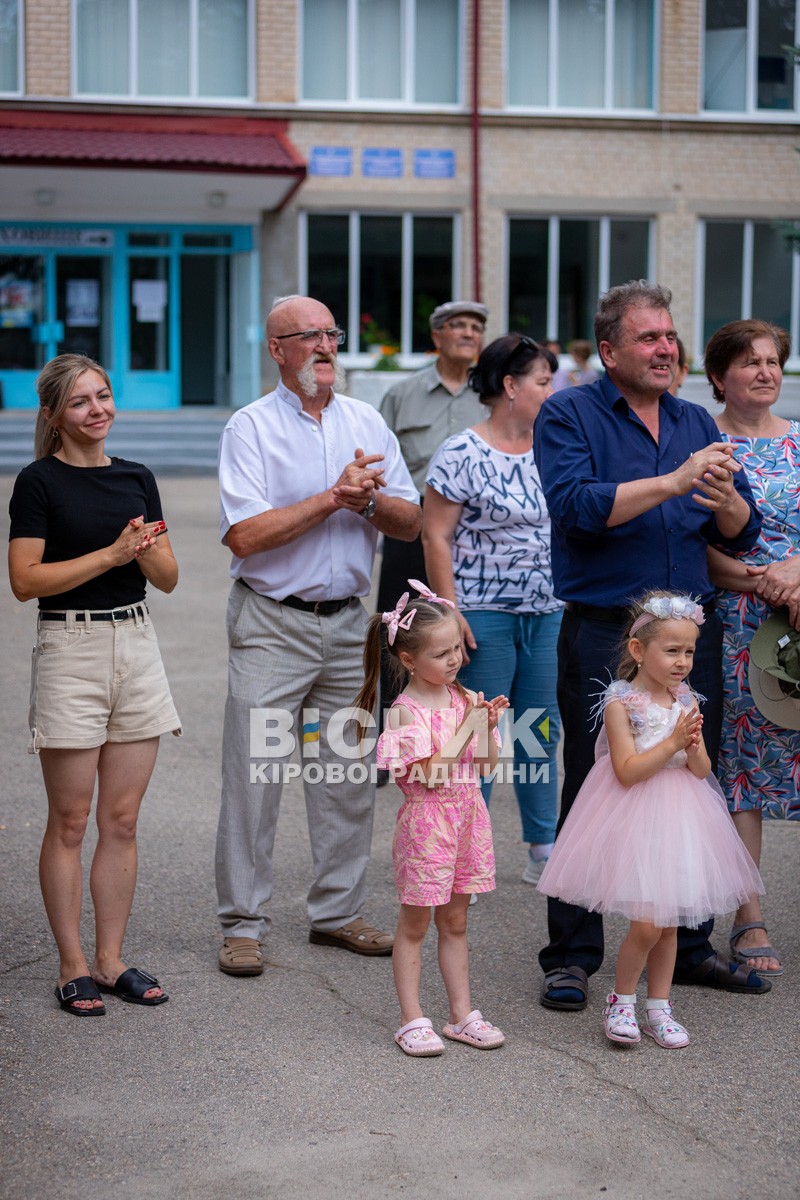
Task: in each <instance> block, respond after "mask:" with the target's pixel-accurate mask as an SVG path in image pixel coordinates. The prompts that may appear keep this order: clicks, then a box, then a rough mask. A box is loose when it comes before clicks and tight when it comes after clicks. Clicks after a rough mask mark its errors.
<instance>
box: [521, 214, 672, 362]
mask: <svg viewBox="0 0 800 1200" xmlns="http://www.w3.org/2000/svg"><path fill="white" fill-rule="evenodd" d="M651 260H652V222H651V221H650V220H646V219H644V220H643V219H641V218H633V217H632V218H622V217H620V218H616V217H589V218H585V217H581V218H573V217H511V218H510V219H509V222H508V328H509V329H512V330H515V331H517V332H519V333H526V334H528V335H529V336H531V337H534V338H545V337H548V338H549V337H554V338H557V339H558V341H560V342H562V343H566V342H568V341H571V340H572V339H573V338H589V339H593V338H594V314H595V311H596V309H597V300H598V297H599V296H600V293H601V292H604V291H606V290H607V289H608V288H610V287H614V286H615V285H616V284H618V283H626V282H627V281H628V280H629V279H648V278H651V274H650V266H651Z"/></svg>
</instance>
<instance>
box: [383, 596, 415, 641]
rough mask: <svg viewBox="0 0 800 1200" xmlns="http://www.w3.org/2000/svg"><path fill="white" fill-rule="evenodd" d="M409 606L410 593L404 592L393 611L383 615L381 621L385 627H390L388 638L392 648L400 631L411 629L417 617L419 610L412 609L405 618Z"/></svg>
mask: <svg viewBox="0 0 800 1200" xmlns="http://www.w3.org/2000/svg"><path fill="white" fill-rule="evenodd" d="M407 604H408V592H403V594H402V596H401V597H400V599H399V600H398V601H397V604H396V605H395V606H394V608H393V609H392V611H391V612H385V613H382V614H381V620H382V621H383V623H384V625H388V626H389V629H388V632H387V634H386V638H387V641H388V642H389V645H390V646H393V645H394V639H395V638H396V637H397V631H398V629H410V628H411V622H412V621H413V620H414V617H415V616H416V615H417V610H416V609H415V608H412V609H409V611H408V612H407V613H406V615H405V616H403V610H404V609H405V607H406V605H407Z"/></svg>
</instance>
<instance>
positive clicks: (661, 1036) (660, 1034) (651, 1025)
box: [642, 1004, 689, 1050]
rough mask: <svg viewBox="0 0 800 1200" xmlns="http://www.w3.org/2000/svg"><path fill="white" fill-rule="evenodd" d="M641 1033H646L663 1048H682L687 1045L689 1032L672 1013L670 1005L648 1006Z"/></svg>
mask: <svg viewBox="0 0 800 1200" xmlns="http://www.w3.org/2000/svg"><path fill="white" fill-rule="evenodd" d="M642 1033H646V1034H647V1036H648V1037H651V1038H652V1039H653V1041H654V1042H657V1044H658V1045H659V1046H663V1047H664V1049H665V1050H682V1049H683V1047H684V1046H688V1045H689V1034H688V1033H687V1032H686V1030H685V1029H684V1027H683V1026H682V1025H681V1023H680V1022H679V1021H676V1020H675V1018H674V1017H673V1015H672V1005H671V1004H668V1005H667V1007H666V1008H649V1009H648V1010H647V1016H646V1017H645V1020H644V1024H643V1025H642Z"/></svg>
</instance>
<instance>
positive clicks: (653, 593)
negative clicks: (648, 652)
mask: <svg viewBox="0 0 800 1200" xmlns="http://www.w3.org/2000/svg"><path fill="white" fill-rule="evenodd" d="M652 600H667V601H669V600H682V601H685V602H686V604H687V605H693V604H694V603H695V602H694V600H693V599H692V597H691V596H686V595H684V594H683V593H677V592H666V591H664V589H663V588H651V589H650V591H647V592H643V593H642V595H641V596H640V597H639V598H638V599H637V600H634V602H633V604H632V605H631V607H630V609H629V611H628V620H627V622H626V624H625V634H624V636H623V638H622V640H621V641H620V643H619V645H618V647H617V662H618V666H617V679H624V680H626V681H627V682H628V683H632V682H633V680H634V679H635V677H636V672H637V671H638V670H639V664H638V663H637V662H636V660H635V659H634V657H633V655H632V654H631V652H630V648H629V643H630V640H631V630H632V628H633V626H634V625H635V624H636V622H637V621H638V619H639V617H641V616H644V615H645V614H646V613H647V612H648V609H647V608H646V607H645V606H646V605H647V604H649V603H650V601H652ZM664 619H665V618H662V617H656V616H654V617H653V619H652V621H647V622H646V623H645V624H644V625H642V626H640V628H639V629H637V630H636V633H635V634H633V636H634V637H635V638H636V640H637V641H638V642H641V643H642V645H643V646H646V645H647V643H648V642H651V641H652V640H653V638H654V637H655V636H656V634H657V633H658V630H659V626H660V625H661V621H662V620H664ZM673 619H674V618H673ZM685 619H686V620H691V618H690V617H687V618H685Z"/></svg>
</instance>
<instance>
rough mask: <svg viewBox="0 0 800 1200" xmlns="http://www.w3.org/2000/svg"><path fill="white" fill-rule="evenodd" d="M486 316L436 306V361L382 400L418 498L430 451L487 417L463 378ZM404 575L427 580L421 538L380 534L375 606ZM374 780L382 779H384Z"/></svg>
mask: <svg viewBox="0 0 800 1200" xmlns="http://www.w3.org/2000/svg"><path fill="white" fill-rule="evenodd" d="M488 316H489V310H488V308H487V307H486V305H485V304H479V303H478V302H477V301H475V300H448V302H447V303H446V304H440V305H439V307H438V308H435V309H434V310H433V312H432V313H431V315H430V318H429V320H430V327H431V340H432V342H433V344H434V346H435V348H436V352H437V356H438V357H437V359H436V362H435V363H433V365H432V366H430V367H425V368H423V370H421V371H417V372H416V374H414V375H413V376H412V377H411V378H410V379H405V380H403V382H402V383H397V384H395V386H394V387H392V388H390V389H389V391H388V392H387V393H386V395H385V396H384V397H383V400H382V401H381V405H380V413H381V416H382V417H383V419H384V421H385V422H386V424H387V425H388V426H389V428H390V429H391V430H392V432H393V433H395V434H396V435H397V440H398V441H399V443H400V452H401V453H402V455H403V458H404V459H405V462H406V466H407V467H408V469H409V471H410V472H411V478H412V479H413V480H414V485H415V486H416V489H417V491H418V492H419V494H420V502H421V500H422V496H423V494H424V492H425V475H426V472H427V468H428V463H429V462H430V460H431V458H432V457H433V454H434V451H436V450H438V448H439V446H441V444H442V442H443V441H444V440H445V439H446V438H449V437H450V436H451V435H452V434H454V433H460V432H461V430H462V429H466V428H467V427H468V426H469V425H474V424H475V423H476V422H477V421H483V420H485V419H486V415H487V410H486V409H485V408H484V406H483V405H482V404H481V402H480V401H479V399H478V397H477V394H476V393H475V392H473V390H472V388H471V387H469V385H468V383H467V376H468V375H469V370H470V367H471V366H472V364H473V363H474V362H475V359H476V358H477V357H478V355H479V354H480V352H481V349H482V346H483V335H484V332H485V330H486V320H487V318H488ZM409 578H411V579H421V580H423V582H427V579H426V576H425V558H424V555H423V553H422V540H421V539H420V538H419V537H418V538H416V540H415V541H413V542H401V541H397V540H396V539H395V538H390V537H384V539H383V562H382V565H381V576H380V583H379V587H378V608H379V610H383V611H388V610H389V609H391V608H394V606H395V604H396V603H397V598H398V596H400V595H402V593H403V592H404V591H406V589H407V588H408V580H409ZM385 657H386V656H384V659H385ZM390 678H391V676H390V674H389V673H387V671H386V670H382V671H381V702H380V708H381V711H382V710H383V709H384V708H388V707H389V705H390V704H391V703H392V701H393V700H394V698H395V689H394V688H393V687H392V686H391V682H390ZM379 779H380V782H385V778H383V777H379Z"/></svg>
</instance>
